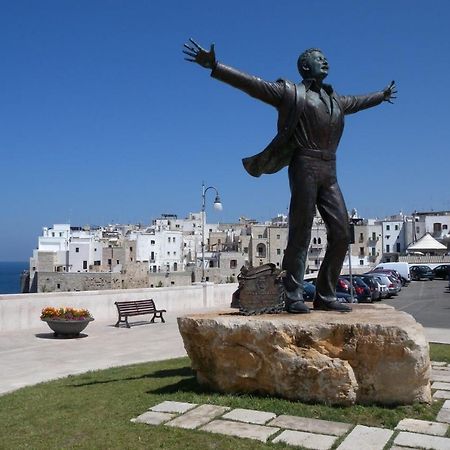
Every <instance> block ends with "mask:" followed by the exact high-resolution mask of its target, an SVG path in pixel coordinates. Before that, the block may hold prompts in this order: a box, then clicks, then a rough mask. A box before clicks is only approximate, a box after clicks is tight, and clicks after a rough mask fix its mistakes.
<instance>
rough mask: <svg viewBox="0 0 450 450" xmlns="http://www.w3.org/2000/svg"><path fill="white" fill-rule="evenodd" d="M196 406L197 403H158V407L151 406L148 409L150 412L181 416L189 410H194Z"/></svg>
mask: <svg viewBox="0 0 450 450" xmlns="http://www.w3.org/2000/svg"><path fill="white" fill-rule="evenodd" d="M196 406H198V405H197V403H185V402H172V401H165V402H162V403H159V404H158V405H155V406H152V407H151V408H149V409H150V411H158V412H168V413H176V414H183V413H185V412H186V411H189V410H190V409H193V408H195V407H196Z"/></svg>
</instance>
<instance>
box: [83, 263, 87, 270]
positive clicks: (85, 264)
mask: <svg viewBox="0 0 450 450" xmlns="http://www.w3.org/2000/svg"><path fill="white" fill-rule="evenodd" d="M86 269H87V261H83V270H86Z"/></svg>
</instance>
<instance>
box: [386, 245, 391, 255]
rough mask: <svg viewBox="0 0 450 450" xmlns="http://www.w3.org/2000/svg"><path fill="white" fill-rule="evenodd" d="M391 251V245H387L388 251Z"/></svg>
mask: <svg viewBox="0 0 450 450" xmlns="http://www.w3.org/2000/svg"><path fill="white" fill-rule="evenodd" d="M390 251H391V246H390V245H386V253H389V252H390Z"/></svg>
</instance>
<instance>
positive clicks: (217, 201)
mask: <svg viewBox="0 0 450 450" xmlns="http://www.w3.org/2000/svg"><path fill="white" fill-rule="evenodd" d="M209 189H213V190H214V191H215V192H216V198H215V199H214V209H216V210H217V211H222V209H223V207H222V202H221V201H220V197H219V192H218V191H217V189H216V188H215V187H214V186H208V187H207V188H205V183H204V182H202V283H203V282H205V204H206V193H207V192H208V190H209Z"/></svg>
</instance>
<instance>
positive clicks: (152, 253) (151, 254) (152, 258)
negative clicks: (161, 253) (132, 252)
mask: <svg viewBox="0 0 450 450" xmlns="http://www.w3.org/2000/svg"><path fill="white" fill-rule="evenodd" d="M150 259H151V260H152V261H154V260H155V252H151V253H150Z"/></svg>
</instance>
